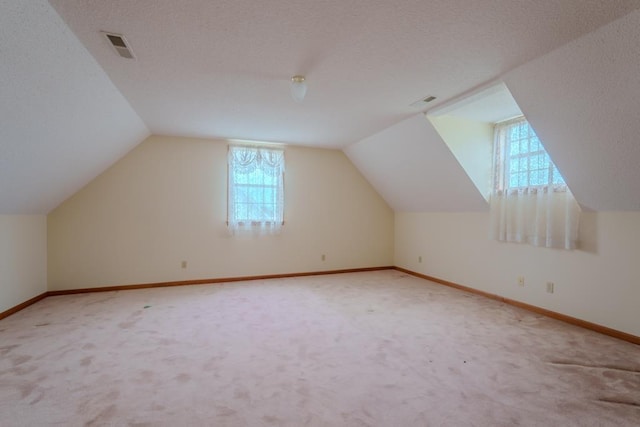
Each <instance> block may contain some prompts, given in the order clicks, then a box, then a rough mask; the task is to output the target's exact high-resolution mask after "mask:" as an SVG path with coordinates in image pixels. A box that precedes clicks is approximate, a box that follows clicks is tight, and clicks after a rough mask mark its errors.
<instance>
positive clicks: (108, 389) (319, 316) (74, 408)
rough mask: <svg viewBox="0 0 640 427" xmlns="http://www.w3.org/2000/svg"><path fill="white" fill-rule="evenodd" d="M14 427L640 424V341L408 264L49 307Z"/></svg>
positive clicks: (23, 335) (19, 325) (21, 345)
mask: <svg viewBox="0 0 640 427" xmlns="http://www.w3.org/2000/svg"><path fill="white" fill-rule="evenodd" d="M0 425H1V426H3V427H5V426H394V427H395V426H636V425H640V347H639V346H637V345H633V344H630V343H626V342H623V341H619V340H616V339H613V338H610V337H606V336H603V335H600V334H597V333H594V332H590V331H587V330H583V329H580V328H577V327H573V326H570V325H566V324H564V323H561V322H558V321H555V320H552V319H548V318H545V317H542V316H539V315H536V314H532V313H529V312H527V311H523V310H520V309H517V308H513V307H510V306H506V305H504V304H501V303H499V302H497V301H492V300H488V299H485V298H483V297H479V296H476V295H471V294H467V293H464V292H461V291H457V290H454V289H450V288H447V287H444V286H442V285H437V284H433V283H430V282H428V281H425V280H422V279H417V278H414V277H411V276H408V275H406V274H403V273H400V272H398V271H395V270H387V271H379V272H370V273H354V274H341V275H330V276H315V277H304V278H290V279H279V280H264V281H252V282H242V283H233V284H217V285H202V286H186V287H176V288H161V289H147V290H136V291H123V292H107V293H93V294H80V295H69V296H60V297H50V298H47V299H45V300H43V301H41V302H39V303H37V304H35V305H33V306H31V307H29V308H27V309H25V310H23V311H21V312H19V313H17V314H15V315H13V316H10V317H8V318H6V319H4V320H2V321H0Z"/></svg>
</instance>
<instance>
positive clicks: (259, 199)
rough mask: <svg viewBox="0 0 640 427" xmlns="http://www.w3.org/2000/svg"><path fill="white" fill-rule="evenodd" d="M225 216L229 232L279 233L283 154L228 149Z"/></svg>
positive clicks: (258, 149) (261, 149) (274, 150)
mask: <svg viewBox="0 0 640 427" xmlns="http://www.w3.org/2000/svg"><path fill="white" fill-rule="evenodd" d="M228 167H229V170H228V173H229V181H228V186H229V187H228V197H229V200H228V205H227V216H228V224H229V229H230V230H231V232H232V233H236V232H238V231H240V230H247V231H249V230H250V231H252V232H259V233H273V232H277V231H279V230H280V228H281V226H282V224H283V214H284V151H283V150H282V149H277V148H271V147H251V146H229V157H228Z"/></svg>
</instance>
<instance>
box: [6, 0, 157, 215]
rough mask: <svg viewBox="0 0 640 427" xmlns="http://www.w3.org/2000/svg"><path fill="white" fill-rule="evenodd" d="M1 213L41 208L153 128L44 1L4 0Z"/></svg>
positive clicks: (81, 183)
mask: <svg viewBox="0 0 640 427" xmlns="http://www.w3.org/2000/svg"><path fill="white" fill-rule="evenodd" d="M0 94H1V96H0V120H1V125H0V214H44V213H47V212H49V211H50V210H51V209H53V208H54V207H56V206H57V205H58V204H59V203H61V202H62V201H63V200H65V199H66V198H67V197H69V196H70V195H72V194H73V193H75V192H76V191H77V190H78V189H80V188H81V187H83V186H84V185H85V184H86V183H87V182H89V181H90V180H91V179H93V178H94V177H95V176H96V175H98V174H99V173H101V172H102V171H103V170H104V169H106V168H107V167H108V166H109V165H111V164H112V163H113V162H115V161H116V160H117V159H118V158H120V157H121V156H123V155H124V154H125V153H126V152H128V151H129V150H130V149H131V148H132V147H134V146H135V145H137V144H138V143H139V142H140V141H141V140H142V139H144V138H145V137H146V136H147V135H148V134H149V131H148V129H147V128H146V126H145V125H144V123H143V122H142V121H141V120H140V118H139V117H138V115H137V114H136V113H135V112H134V111H133V110H132V109H131V107H130V106H129V104H128V103H127V101H126V99H125V98H123V96H122V94H121V93H120V92H119V91H118V89H116V87H115V86H114V85H113V83H112V82H111V81H110V80H109V78H108V77H107V75H106V74H105V73H104V71H103V70H102V68H101V67H100V66H99V65H98V64H97V63H96V61H95V60H94V59H93V57H92V56H91V55H90V54H89V53H88V52H87V51H86V49H85V48H84V46H83V45H82V44H81V43H80V42H79V41H78V39H77V38H76V37H75V36H74V35H73V33H72V32H71V30H70V29H69V28H68V27H67V26H66V25H65V23H64V22H63V21H62V20H61V19H60V17H59V16H58V14H57V13H56V12H55V10H53V8H52V7H51V6H50V5H49V3H47V2H46V1H44V0H29V1H16V0H0Z"/></svg>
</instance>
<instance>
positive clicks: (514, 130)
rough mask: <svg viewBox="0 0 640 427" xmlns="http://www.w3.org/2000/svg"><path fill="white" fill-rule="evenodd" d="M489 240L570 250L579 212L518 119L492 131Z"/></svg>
mask: <svg viewBox="0 0 640 427" xmlns="http://www.w3.org/2000/svg"><path fill="white" fill-rule="evenodd" d="M489 205H490V217H491V235H492V237H493V238H494V239H496V240H499V241H502V242H517V243H528V244H531V245H534V246H543V247H547V248H562V249H574V248H575V247H576V246H577V244H578V225H579V218H580V206H579V205H578V203H577V202H576V200H575V199H574V197H573V194H571V191H569V188H568V187H567V185H566V184H565V182H564V179H563V178H562V176H561V175H560V172H559V171H558V169H557V168H556V167H555V165H554V164H553V162H552V161H551V159H550V158H549V155H548V154H547V152H546V151H545V149H544V147H543V146H542V143H541V141H540V139H539V138H538V137H537V136H536V134H535V132H534V131H533V129H532V128H531V126H529V123H528V122H527V120H526V119H525V118H524V117H522V118H519V119H515V120H511V121H508V122H505V123H499V124H496V125H495V142H494V185H493V192H492V194H491V199H490V203H489Z"/></svg>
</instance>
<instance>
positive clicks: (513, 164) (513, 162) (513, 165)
mask: <svg viewBox="0 0 640 427" xmlns="http://www.w3.org/2000/svg"><path fill="white" fill-rule="evenodd" d="M519 162H520V159H518V158H517V157H516V158H515V159H510V160H509V173H513V172H518V168H519V167H520V166H519Z"/></svg>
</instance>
